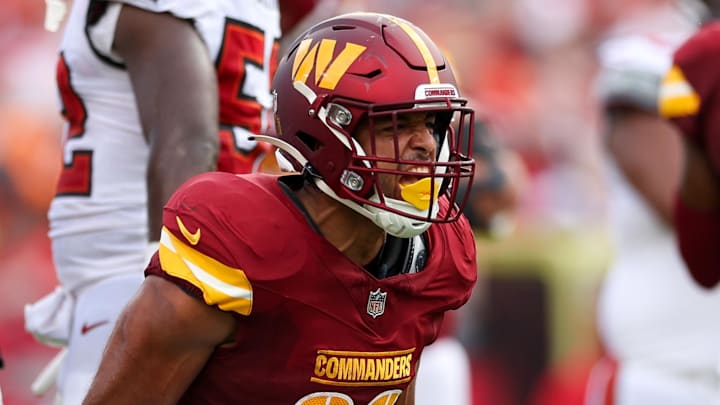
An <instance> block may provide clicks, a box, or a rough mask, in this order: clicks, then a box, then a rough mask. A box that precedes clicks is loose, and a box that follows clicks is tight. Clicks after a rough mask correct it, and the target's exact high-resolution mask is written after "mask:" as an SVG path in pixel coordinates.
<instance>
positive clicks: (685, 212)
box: [674, 198, 720, 288]
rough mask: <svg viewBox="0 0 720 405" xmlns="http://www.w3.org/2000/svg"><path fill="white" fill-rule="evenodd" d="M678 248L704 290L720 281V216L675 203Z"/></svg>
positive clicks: (679, 202) (679, 199) (713, 212)
mask: <svg viewBox="0 0 720 405" xmlns="http://www.w3.org/2000/svg"><path fill="white" fill-rule="evenodd" d="M674 214H675V228H676V230H677V238H678V246H679V248H680V253H681V255H682V258H683V260H684V261H685V264H686V265H687V267H688V270H689V271H690V274H691V275H692V277H693V279H695V281H696V282H697V283H698V284H700V285H701V286H703V287H705V288H712V287H714V286H715V285H717V284H718V282H720V246H719V245H718V243H720V213H718V212H716V211H700V210H696V209H693V208H690V207H688V206H687V205H686V204H685V203H684V202H683V201H682V199H681V198H678V199H677V200H676V204H675V212H674Z"/></svg>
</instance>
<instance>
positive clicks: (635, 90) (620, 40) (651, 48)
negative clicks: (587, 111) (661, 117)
mask: <svg viewBox="0 0 720 405" xmlns="http://www.w3.org/2000/svg"><path fill="white" fill-rule="evenodd" d="M671 58H672V47H671V45H670V43H669V42H661V41H657V40H653V38H650V37H649V36H647V35H639V34H638V35H632V36H627V37H617V38H611V39H608V40H606V41H605V42H603V43H602V44H601V45H600V46H599V47H598V60H599V64H600V72H599V74H598V77H597V80H596V82H595V90H596V93H597V96H598V98H599V100H600V102H601V104H602V105H603V106H604V107H606V108H607V107H632V108H637V109H640V110H643V111H647V112H649V113H653V114H654V113H656V112H657V98H658V93H659V88H660V80H661V79H662V76H663V74H664V73H665V71H667V69H668V68H669V66H670V64H671Z"/></svg>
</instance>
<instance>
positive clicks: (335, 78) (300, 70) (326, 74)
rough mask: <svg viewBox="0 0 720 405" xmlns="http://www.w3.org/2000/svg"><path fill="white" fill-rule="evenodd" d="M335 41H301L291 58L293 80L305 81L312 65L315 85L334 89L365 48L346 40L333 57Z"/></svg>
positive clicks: (311, 69)
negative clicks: (340, 49)
mask: <svg viewBox="0 0 720 405" xmlns="http://www.w3.org/2000/svg"><path fill="white" fill-rule="evenodd" d="M336 42H337V41H335V40H334V39H323V40H322V41H320V42H319V43H315V44H312V39H306V40H304V41H302V42H301V43H300V46H299V47H298V51H297V53H296V54H295V59H294V60H293V68H292V77H293V81H301V82H303V83H306V82H307V80H308V78H309V77H310V73H311V72H312V71H313V67H314V68H315V69H314V70H315V77H314V79H315V85H316V86H318V87H322V88H324V89H328V90H333V89H335V86H337V84H338V82H339V81H340V78H341V77H342V76H343V75H344V74H345V72H347V70H348V68H349V67H350V65H352V63H353V62H355V60H356V59H357V58H358V57H359V56H360V54H362V53H363V52H364V51H365V49H367V47H365V46H362V45H358V44H353V43H351V42H348V43H346V44H345V48H343V50H342V51H340V54H339V55H338V56H336V57H335V58H334V59H333V54H334V53H335V43H336ZM310 45H312V47H311V46H310Z"/></svg>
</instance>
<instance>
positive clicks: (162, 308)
mask: <svg viewBox="0 0 720 405" xmlns="http://www.w3.org/2000/svg"><path fill="white" fill-rule="evenodd" d="M273 88H274V94H275V96H276V102H275V106H276V122H277V128H278V131H277V134H276V135H273V136H264V137H262V139H264V140H267V141H268V142H271V143H273V144H275V145H276V146H278V147H279V148H280V149H281V150H282V153H281V154H279V155H278V156H279V159H278V160H279V162H280V163H281V166H282V167H283V169H285V170H287V171H291V172H294V173H293V174H290V175H286V176H281V177H277V176H268V175H257V174H255V175H246V176H232V175H228V174H226V173H211V174H203V175H200V176H197V177H195V178H193V179H191V180H190V181H188V182H187V183H185V184H184V185H183V186H182V187H181V188H180V189H179V190H178V191H177V192H176V193H175V195H174V196H173V197H172V198H171V200H170V202H169V203H168V205H167V206H166V208H165V211H164V213H165V214H164V221H163V231H162V238H161V244H160V248H159V254H158V255H156V256H155V257H153V259H152V261H151V263H150V265H149V266H148V268H147V270H146V274H147V275H148V277H147V278H146V280H145V282H144V283H143V286H142V288H141V289H140V293H139V294H138V295H137V296H136V297H135V299H133V300H132V301H131V304H130V305H129V306H128V307H127V308H126V309H125V311H124V312H123V315H122V316H121V319H120V320H119V321H118V323H117V326H116V329H115V332H114V333H113V335H112V338H111V340H110V344H109V346H108V349H107V351H106V352H105V356H104V358H103V362H102V365H101V367H100V370H99V372H98V375H97V377H96V378H95V380H94V382H93V386H92V388H91V390H90V393H89V395H88V398H87V403H88V404H90V403H98V404H106V403H109V402H118V403H135V402H148V403H176V402H181V403H211V402H212V403H239V402H248V403H257V404H283V405H284V404H291V403H292V404H298V405H303V404H305V405H309V404H315V403H331V402H332V403H343V404H352V403H356V404H377V403H386V404H395V403H398V404H413V403H415V402H414V400H413V398H414V397H413V390H412V386H413V384H414V376H415V371H416V370H417V365H418V362H419V361H421V360H420V359H421V358H422V352H423V348H424V347H425V346H426V345H427V344H429V343H431V342H432V341H433V340H435V339H436V338H437V336H438V333H439V330H440V327H441V324H442V321H443V315H444V313H445V312H446V311H448V310H452V309H456V308H458V307H459V306H460V305H462V304H464V303H465V302H466V301H467V299H468V298H469V296H470V292H471V290H472V287H473V285H474V283H475V279H476V277H477V268H476V258H475V244H474V240H473V236H472V231H471V228H470V226H469V224H468V222H467V220H465V219H464V218H463V217H462V215H461V211H460V210H462V206H463V205H464V202H465V195H466V193H461V192H459V190H460V187H459V185H460V183H461V182H466V183H469V182H470V181H471V180H472V176H473V168H474V162H473V160H472V159H471V158H469V157H468V155H470V154H471V152H472V150H471V147H472V145H471V142H472V127H469V128H467V129H466V127H465V126H463V123H466V122H472V120H473V115H474V114H473V110H472V109H470V108H469V107H467V106H466V102H467V101H466V100H465V99H462V98H460V97H459V93H458V91H457V88H456V83H455V79H454V76H453V73H452V71H451V69H450V67H449V66H448V64H447V62H446V61H445V59H444V57H443V55H442V54H441V53H440V51H439V49H438V48H437V46H436V45H435V44H434V43H433V42H432V40H431V39H429V37H428V36H427V35H426V34H425V33H424V32H422V31H421V30H420V29H419V28H417V27H415V26H414V25H413V24H412V23H410V22H408V21H406V20H403V19H400V18H397V17H393V16H390V15H383V14H373V13H355V14H347V15H342V16H339V17H336V18H333V19H330V20H326V21H323V22H321V23H319V24H317V25H316V26H314V27H313V28H311V29H309V30H308V31H306V32H305V33H304V34H302V35H301V36H300V37H299V38H298V39H297V40H296V41H295V43H294V44H293V46H291V47H290V51H289V54H288V56H287V57H284V58H283V59H282V61H281V63H280V66H279V68H278V71H277V74H276V76H275V79H274V81H273ZM458 129H459V130H458ZM258 138H260V136H258ZM466 190H467V188H466ZM240 206H243V207H245V208H246V209H244V210H243V209H238V207H240ZM278 325H283V326H284V327H285V328H286V331H285V333H277V328H278ZM130 331H132V333H129V332H130ZM328 331H330V332H331V333H328ZM158 348H160V350H158ZM279 370H282V372H279ZM158 386H160V387H162V390H158V389H157V387H158ZM396 401H397V402H396Z"/></svg>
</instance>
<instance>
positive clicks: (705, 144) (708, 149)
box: [660, 8, 720, 288]
mask: <svg viewBox="0 0 720 405" xmlns="http://www.w3.org/2000/svg"><path fill="white" fill-rule="evenodd" d="M714 10H717V8H715V9H714ZM719 40H720V23H718V22H717V21H714V22H710V23H708V24H706V25H705V26H704V27H703V28H702V29H701V30H700V31H699V32H698V33H696V34H695V35H693V37H692V38H690V39H689V40H688V41H687V42H686V43H685V44H683V46H682V47H681V48H680V49H678V51H677V52H676V53H675V56H674V64H673V66H672V68H671V69H670V70H669V72H668V73H667V75H666V76H665V78H664V80H663V84H662V91H661V94H660V110H661V113H662V114H663V115H664V116H665V117H667V118H668V119H670V120H671V122H673V123H674V124H675V125H677V127H678V128H679V129H680V131H681V133H682V135H683V136H682V138H683V143H684V145H685V175H684V176H683V182H682V185H681V187H680V191H679V193H678V196H677V199H676V204H675V227H676V229H677V233H678V244H679V247H680V251H681V252H682V256H683V259H685V263H686V264H687V266H688V269H689V270H690V273H691V274H692V276H693V278H694V279H695V281H697V282H698V283H699V284H700V285H702V286H704V287H706V288H712V287H714V286H715V285H717V283H718V282H719V281H720V249H718V243H719V242H720V183H719V182H718V180H717V178H718V174H719V173H720V137H718V136H717V135H716V134H717V132H718V131H719V130H720V119H719V118H718V113H717V112H716V111H715V110H716V106H715V104H716V103H717V102H718V101H717V98H718V97H717V94H716V91H717V90H716V88H717V83H718V79H720V76H719V75H718V74H717V67H718V66H717V64H716V60H717V57H716V52H718V50H720V42H719Z"/></svg>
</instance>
